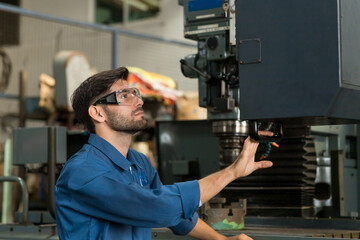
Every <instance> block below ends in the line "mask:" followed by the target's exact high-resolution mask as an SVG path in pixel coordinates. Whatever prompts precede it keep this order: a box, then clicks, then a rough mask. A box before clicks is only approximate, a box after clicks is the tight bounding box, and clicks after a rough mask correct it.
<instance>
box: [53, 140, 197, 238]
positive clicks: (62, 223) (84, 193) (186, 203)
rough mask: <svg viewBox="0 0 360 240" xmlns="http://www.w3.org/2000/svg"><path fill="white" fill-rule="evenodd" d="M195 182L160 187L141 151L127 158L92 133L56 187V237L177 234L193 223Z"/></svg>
mask: <svg viewBox="0 0 360 240" xmlns="http://www.w3.org/2000/svg"><path fill="white" fill-rule="evenodd" d="M199 202H200V189H199V183H198V181H189V182H184V183H177V184H174V185H162V183H161V181H160V179H159V176H158V173H157V171H156V170H155V169H154V168H153V167H152V166H151V164H150V163H149V160H148V159H147V158H146V157H145V156H144V155H143V154H141V153H139V152H136V151H135V150H133V149H129V151H128V155H127V159H126V158H125V157H124V156H123V155H122V154H121V153H120V152H119V151H118V150H117V149H115V147H113V146H112V145H111V144H110V143H108V142H107V141H105V140H104V139H102V138H100V137H99V136H97V135H95V134H91V135H90V138H89V142H88V144H86V145H84V147H83V148H82V149H81V150H80V151H79V152H78V153H76V154H75V155H74V156H73V157H71V158H70V159H69V160H68V161H67V163H66V165H65V167H64V168H63V170H62V172H61V174H60V177H59V179H58V181H57V184H56V186H55V207H56V220H57V229H58V233H59V237H60V239H62V240H65V239H75V240H80V239H81V240H82V239H97V240H98V239H126V240H128V239H141V240H144V239H151V228H155V227H170V229H171V230H172V231H173V232H174V233H175V234H179V235H185V234H187V233H189V232H190V231H191V230H192V229H193V228H194V226H195V225H196V223H197V220H198V215H197V213H196V210H197V208H198V207H199Z"/></svg>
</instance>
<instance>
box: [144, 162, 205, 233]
mask: <svg viewBox="0 0 360 240" xmlns="http://www.w3.org/2000/svg"><path fill="white" fill-rule="evenodd" d="M152 171H153V175H154V177H153V179H152V184H151V188H159V187H161V186H162V185H163V184H162V182H161V180H160V177H159V174H158V173H157V171H156V170H155V169H154V168H153V169H152ZM199 203H201V201H200V200H199ZM198 219H199V215H198V214H197V212H195V213H194V214H193V215H192V216H191V217H190V218H188V219H184V220H182V221H181V222H180V223H179V224H177V225H175V226H172V227H169V228H170V230H171V231H172V232H173V233H174V234H176V235H187V234H188V233H189V232H191V230H193V229H194V227H195V225H196V223H197V221H198Z"/></svg>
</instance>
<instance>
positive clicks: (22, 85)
mask: <svg viewBox="0 0 360 240" xmlns="http://www.w3.org/2000/svg"><path fill="white" fill-rule="evenodd" d="M26 82H27V74H26V71H20V74H19V127H25V118H26V110H25V94H26V93H25V92H26Z"/></svg>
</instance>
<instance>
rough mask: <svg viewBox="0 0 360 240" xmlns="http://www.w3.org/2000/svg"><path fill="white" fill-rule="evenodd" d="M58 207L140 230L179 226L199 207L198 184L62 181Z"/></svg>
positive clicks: (103, 177) (97, 179)
mask: <svg viewBox="0 0 360 240" xmlns="http://www.w3.org/2000/svg"><path fill="white" fill-rule="evenodd" d="M55 192H56V198H57V199H56V202H57V204H58V205H59V207H66V208H71V209H74V210H75V211H78V212H80V213H82V214H87V215H90V216H93V217H96V218H100V219H106V220H108V221H113V222H117V223H122V224H127V225H132V226H137V227H147V228H156V227H169V226H176V225H178V224H179V223H181V222H182V221H183V220H187V219H190V218H191V217H192V216H193V215H194V214H195V212H196V210H197V208H198V207H199V199H200V189H199V183H198V181H196V180H195V181H189V182H183V183H178V184H174V185H163V186H161V187H160V188H157V189H145V188H142V187H140V186H139V185H137V184H134V183H130V184H126V183H123V182H121V181H118V180H116V179H113V178H111V177H109V176H108V174H102V175H100V176H97V177H95V178H93V179H91V180H90V181H87V182H86V183H85V184H83V185H81V186H78V185H72V184H71V181H67V180H65V179H64V181H59V182H58V184H57V186H56V188H55Z"/></svg>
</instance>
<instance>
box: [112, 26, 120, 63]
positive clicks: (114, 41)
mask: <svg viewBox="0 0 360 240" xmlns="http://www.w3.org/2000/svg"><path fill="white" fill-rule="evenodd" d="M118 48H119V44H118V34H117V33H116V32H113V33H112V56H111V63H112V68H113V69H115V68H117V67H118V57H117V53H118Z"/></svg>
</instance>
